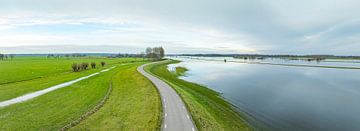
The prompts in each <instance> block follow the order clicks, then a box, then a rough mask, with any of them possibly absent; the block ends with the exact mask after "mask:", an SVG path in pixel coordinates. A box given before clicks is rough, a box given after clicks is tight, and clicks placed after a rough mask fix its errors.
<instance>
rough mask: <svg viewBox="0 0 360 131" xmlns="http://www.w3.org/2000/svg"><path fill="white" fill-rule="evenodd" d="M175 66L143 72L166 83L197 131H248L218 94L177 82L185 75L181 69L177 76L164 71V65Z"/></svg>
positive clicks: (164, 63)
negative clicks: (181, 103) (184, 105)
mask: <svg viewBox="0 0 360 131" xmlns="http://www.w3.org/2000/svg"><path fill="white" fill-rule="evenodd" d="M177 62H178V61H173V60H167V61H164V62H161V63H157V64H152V65H149V66H147V67H146V68H145V70H146V71H148V72H150V73H152V74H154V75H156V76H158V77H159V78H161V79H162V80H164V81H165V82H167V83H168V84H169V85H171V86H172V87H173V88H174V89H175V90H176V91H177V92H178V93H179V94H180V96H181V97H182V99H183V100H184V101H185V103H186V106H187V108H188V109H189V111H190V113H191V115H192V118H193V120H194V121H195V124H196V126H197V128H198V129H199V130H206V131H209V130H215V131H218V130H252V128H251V127H250V126H249V125H248V124H247V123H246V121H245V120H244V119H243V118H242V115H241V114H240V113H239V112H238V111H237V110H236V109H235V107H233V106H232V105H231V104H230V103H229V102H227V101H226V100H224V99H223V98H222V97H221V96H220V94H219V93H218V92H215V91H213V90H211V89H209V88H206V87H204V86H201V85H198V84H195V83H190V82H187V81H184V80H181V79H179V78H178V76H179V74H184V71H186V70H185V69H183V68H179V69H177V71H180V72H177V73H176V72H170V71H168V70H167V65H168V64H173V63H177Z"/></svg>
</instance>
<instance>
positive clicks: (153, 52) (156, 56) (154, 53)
mask: <svg viewBox="0 0 360 131" xmlns="http://www.w3.org/2000/svg"><path fill="white" fill-rule="evenodd" d="M164 56H165V50H164V48H162V47H154V48H151V47H148V48H146V50H145V54H144V57H146V58H150V59H153V60H161V59H162V58H164Z"/></svg>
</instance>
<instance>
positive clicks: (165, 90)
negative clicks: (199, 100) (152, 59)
mask: <svg viewBox="0 0 360 131" xmlns="http://www.w3.org/2000/svg"><path fill="white" fill-rule="evenodd" d="M150 64H151V63H150ZM147 65H149V64H145V65H142V66H139V67H138V68H137V70H138V72H140V73H141V74H143V75H144V76H145V77H147V78H148V79H149V80H150V81H151V82H152V83H154V85H155V86H156V87H157V88H158V90H159V92H160V96H161V101H162V105H163V112H164V121H163V123H162V130H163V131H195V130H196V128H195V126H194V123H193V121H192V119H191V115H189V112H188V111H187V109H186V107H185V104H184V103H183V101H182V99H181V98H180V96H179V95H178V94H177V93H176V92H175V90H174V89H173V88H172V87H170V86H169V85H168V84H166V83H165V82H164V81H162V80H160V79H159V78H157V77H154V76H152V75H150V74H149V73H147V72H145V71H144V67H145V66H147Z"/></svg>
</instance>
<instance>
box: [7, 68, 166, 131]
mask: <svg viewBox="0 0 360 131" xmlns="http://www.w3.org/2000/svg"><path fill="white" fill-rule="evenodd" d="M141 64H144V62H139V63H127V64H125V65H122V64H114V65H116V66H117V67H116V68H114V69H112V70H110V71H108V72H104V73H101V74H99V75H96V76H93V77H91V78H89V79H85V80H83V81H80V82H78V83H75V84H73V85H70V86H68V87H64V88H61V89H58V90H55V91H52V92H49V93H47V94H44V95H41V96H39V97H36V98H34V99H31V100H28V101H26V102H22V103H18V104H14V105H10V106H7V107H2V108H0V130H24V129H26V130H29V131H32V130H36V131H38V130H59V129H61V128H63V127H64V126H65V125H68V124H69V123H72V122H74V121H77V120H79V119H80V118H81V117H82V116H84V115H85V114H87V113H88V112H89V111H90V112H91V111H93V110H94V108H96V107H98V105H99V104H101V103H105V104H104V105H103V106H102V107H101V108H99V110H95V111H96V112H95V113H94V114H91V115H90V116H88V117H85V118H84V120H83V119H82V118H81V120H82V121H80V124H79V125H77V126H76V127H74V128H71V129H74V130H87V129H89V130H106V129H113V130H158V129H159V127H160V121H161V120H160V119H161V117H160V114H161V104H160V97H159V95H158V92H157V90H156V88H155V87H154V86H153V85H152V84H151V82H150V81H148V80H147V79H145V78H144V77H143V76H141V75H140V74H139V73H137V71H136V68H137V67H138V66H139V65H141ZM110 85H111V86H110ZM110 87H112V88H111V89H112V90H111V92H110V93H109V89H110ZM108 94H109V95H108ZM106 96H108V99H106V101H105V102H103V100H104V98H106Z"/></svg>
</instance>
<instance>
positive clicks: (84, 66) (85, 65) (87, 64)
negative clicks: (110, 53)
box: [81, 63, 89, 70]
mask: <svg viewBox="0 0 360 131" xmlns="http://www.w3.org/2000/svg"><path fill="white" fill-rule="evenodd" d="M88 67H89V63H82V64H81V69H82V70H86V69H87V68H88Z"/></svg>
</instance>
